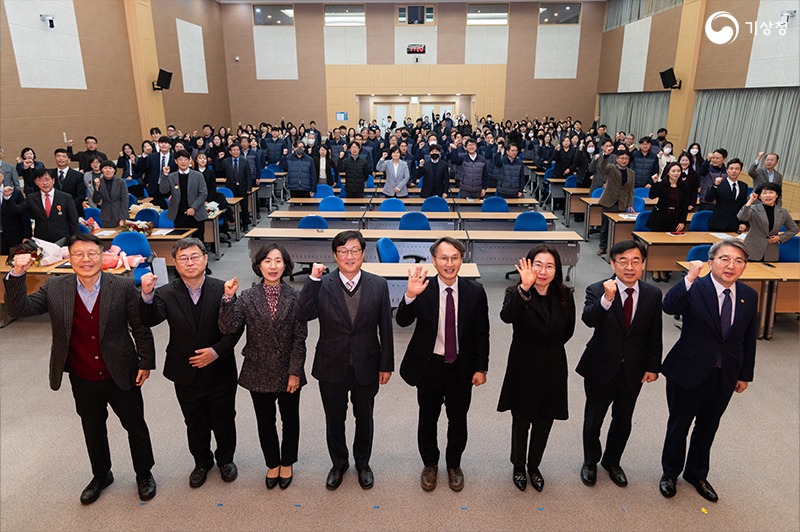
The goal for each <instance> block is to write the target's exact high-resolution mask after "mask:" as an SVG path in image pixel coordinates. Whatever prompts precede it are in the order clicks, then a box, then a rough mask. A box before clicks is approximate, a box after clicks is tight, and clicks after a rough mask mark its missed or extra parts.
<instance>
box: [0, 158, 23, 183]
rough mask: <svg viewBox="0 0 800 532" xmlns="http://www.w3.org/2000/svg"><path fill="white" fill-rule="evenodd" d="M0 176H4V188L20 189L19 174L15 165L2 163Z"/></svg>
mask: <svg viewBox="0 0 800 532" xmlns="http://www.w3.org/2000/svg"><path fill="white" fill-rule="evenodd" d="M0 174H2V179H3V186H4V187H14V188H17V189H18V188H19V174H17V169H16V168H15V167H14V165H13V164H9V163H7V162H5V161H0Z"/></svg>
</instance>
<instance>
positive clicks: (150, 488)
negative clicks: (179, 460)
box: [136, 473, 156, 501]
mask: <svg viewBox="0 0 800 532" xmlns="http://www.w3.org/2000/svg"><path fill="white" fill-rule="evenodd" d="M136 486H137V488H138V489H139V499H140V500H143V501H149V500H150V499H152V498H153V497H155V496H156V479H154V478H153V474H152V473H148V474H146V475H142V476H140V475H136Z"/></svg>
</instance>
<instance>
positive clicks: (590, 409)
mask: <svg viewBox="0 0 800 532" xmlns="http://www.w3.org/2000/svg"><path fill="white" fill-rule="evenodd" d="M609 255H610V257H611V269H612V270H613V271H614V275H613V276H612V277H611V278H610V279H606V280H605V281H598V282H596V283H594V284H591V285H589V286H588V287H587V288H586V302H585V303H584V306H583V314H582V315H581V320H582V321H583V323H585V324H586V326H587V327H590V328H593V329H594V333H593V334H592V338H591V339H590V340H589V342H588V343H587V344H586V349H585V350H584V352H583V355H582V356H581V360H580V362H578V367H577V368H575V371H577V372H578V374H580V375H581V376H583V389H584V391H585V392H586V407H585V409H584V414H583V466H582V467H581V481H582V482H583V483H584V484H586V485H587V486H594V484H595V482H596V481H597V463H598V462H600V464H601V465H602V466H603V468H605V469H606V470H607V471H608V475H609V477H610V478H611V481H612V482H613V483H614V484H616V485H617V486H620V487H623V486H627V485H628V478H627V477H626V476H625V471H623V469H622V467H621V466H620V460H621V458H622V453H623V451H624V450H625V445H626V444H627V443H628V438H629V437H630V434H631V420H632V418H633V410H634V408H636V400H637V398H638V397H639V392H641V390H642V384H643V383H646V382H654V381H656V380H657V379H658V371H659V369H660V367H661V290H659V289H658V288H656V287H655V286H652V285H649V284H646V283H645V282H643V281H642V279H641V277H642V273H644V265H645V260H646V259H647V250H646V249H645V247H644V246H643V245H642V244H641V243H639V242H635V241H633V240H623V241H622V242H619V243H617V244H615V245H614V246H613V247H612V248H611V252H610V253H609ZM612 354H613V355H612ZM612 405H613V406H612ZM609 406H611V407H612V408H611V425H610V427H609V429H608V437H607V438H606V448H605V452H602V447H601V445H600V429H601V428H602V426H603V421H604V420H605V417H606V413H607V412H608V408H609Z"/></svg>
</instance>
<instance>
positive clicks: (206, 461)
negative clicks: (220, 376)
mask: <svg viewBox="0 0 800 532" xmlns="http://www.w3.org/2000/svg"><path fill="white" fill-rule="evenodd" d="M198 380H200V379H199V378H198V379H195V381H198ZM237 386H238V385H237V383H236V380H234V379H231V380H228V381H223V382H219V383H216V384H213V385H212V384H206V383H193V384H192V385H190V386H184V385H180V384H177V383H176V384H175V395H176V396H177V398H178V403H179V404H180V405H181V412H183V421H184V423H186V435H187V437H188V439H189V452H190V453H192V457H193V458H194V463H195V465H207V466H210V465H213V464H214V459H215V458H216V460H217V463H218V464H229V463H231V462H233V453H234V451H235V450H236V422H235V419H236V388H237ZM212 432H213V433H214V439H215V440H216V442H217V450H216V452H214V453H213V454H212V453H211V433H212Z"/></svg>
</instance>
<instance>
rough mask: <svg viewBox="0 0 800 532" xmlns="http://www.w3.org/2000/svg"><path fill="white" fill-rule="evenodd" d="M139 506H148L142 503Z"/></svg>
mask: <svg viewBox="0 0 800 532" xmlns="http://www.w3.org/2000/svg"><path fill="white" fill-rule="evenodd" d="M139 506H147V503H146V502H140V503H139Z"/></svg>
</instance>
